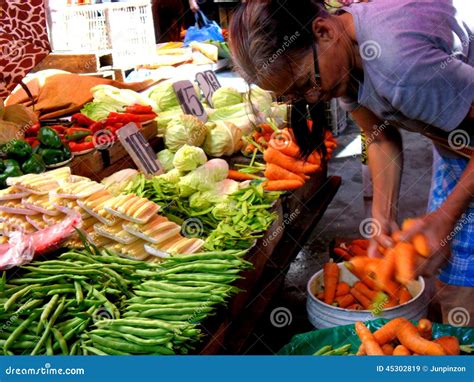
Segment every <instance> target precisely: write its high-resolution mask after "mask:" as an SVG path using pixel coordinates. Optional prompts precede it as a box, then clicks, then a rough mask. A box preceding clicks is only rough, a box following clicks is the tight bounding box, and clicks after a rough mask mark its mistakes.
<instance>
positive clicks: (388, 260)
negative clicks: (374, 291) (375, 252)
mask: <svg viewBox="0 0 474 382" xmlns="http://www.w3.org/2000/svg"><path fill="white" fill-rule="evenodd" d="M396 257H397V253H396V252H395V250H394V249H393V248H388V249H387V250H386V252H385V257H384V258H383V261H382V263H381V264H380V267H379V268H378V269H377V270H376V271H375V279H376V281H377V285H378V286H379V288H380V289H382V290H385V291H386V292H387V293H389V294H390V295H392V293H391V292H393V291H389V290H387V286H389V285H390V283H391V281H392V280H393V279H394V278H395V269H396ZM393 297H395V296H393Z"/></svg>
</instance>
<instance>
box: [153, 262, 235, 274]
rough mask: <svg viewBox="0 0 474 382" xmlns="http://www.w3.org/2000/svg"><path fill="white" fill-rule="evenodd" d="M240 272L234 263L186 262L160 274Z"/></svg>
mask: <svg viewBox="0 0 474 382" xmlns="http://www.w3.org/2000/svg"><path fill="white" fill-rule="evenodd" d="M188 272H192V273H211V274H215V273H219V274H220V273H225V274H227V273H239V272H240V270H239V269H235V268H234V266H233V265H221V264H216V265H203V264H185V265H181V266H179V267H173V268H170V269H167V270H166V271H161V272H160V273H159V276H164V275H171V274H176V273H188Z"/></svg>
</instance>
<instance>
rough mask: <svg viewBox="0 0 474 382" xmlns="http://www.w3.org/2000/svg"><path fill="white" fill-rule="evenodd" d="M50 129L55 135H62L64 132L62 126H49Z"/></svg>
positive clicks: (64, 129)
mask: <svg viewBox="0 0 474 382" xmlns="http://www.w3.org/2000/svg"><path fill="white" fill-rule="evenodd" d="M51 129H53V130H54V131H56V133H58V134H64V132H65V131H66V128H65V127H64V126H62V125H54V126H51Z"/></svg>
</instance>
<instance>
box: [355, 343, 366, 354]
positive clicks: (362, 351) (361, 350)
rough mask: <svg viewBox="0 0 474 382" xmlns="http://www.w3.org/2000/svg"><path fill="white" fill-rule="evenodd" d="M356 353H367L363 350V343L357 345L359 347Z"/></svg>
mask: <svg viewBox="0 0 474 382" xmlns="http://www.w3.org/2000/svg"><path fill="white" fill-rule="evenodd" d="M356 355H367V353H366V352H365V347H364V345H363V344H361V345H360V346H359V349H358V350H357V353H356Z"/></svg>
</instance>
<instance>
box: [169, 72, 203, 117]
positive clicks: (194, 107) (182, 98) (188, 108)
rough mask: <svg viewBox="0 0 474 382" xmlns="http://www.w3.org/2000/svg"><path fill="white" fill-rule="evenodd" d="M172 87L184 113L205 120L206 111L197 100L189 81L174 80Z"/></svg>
mask: <svg viewBox="0 0 474 382" xmlns="http://www.w3.org/2000/svg"><path fill="white" fill-rule="evenodd" d="M173 88H174V91H175V93H176V96H177V97H178V100H179V103H180V104H181V107H182V108H183V111H184V113H185V114H192V115H194V116H196V117H198V118H199V119H201V120H204V121H206V120H207V114H206V111H205V110H204V107H203V106H202V104H201V101H199V98H198V96H197V94H196V90H194V86H193V84H192V83H191V81H179V82H175V83H174V84H173Z"/></svg>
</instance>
